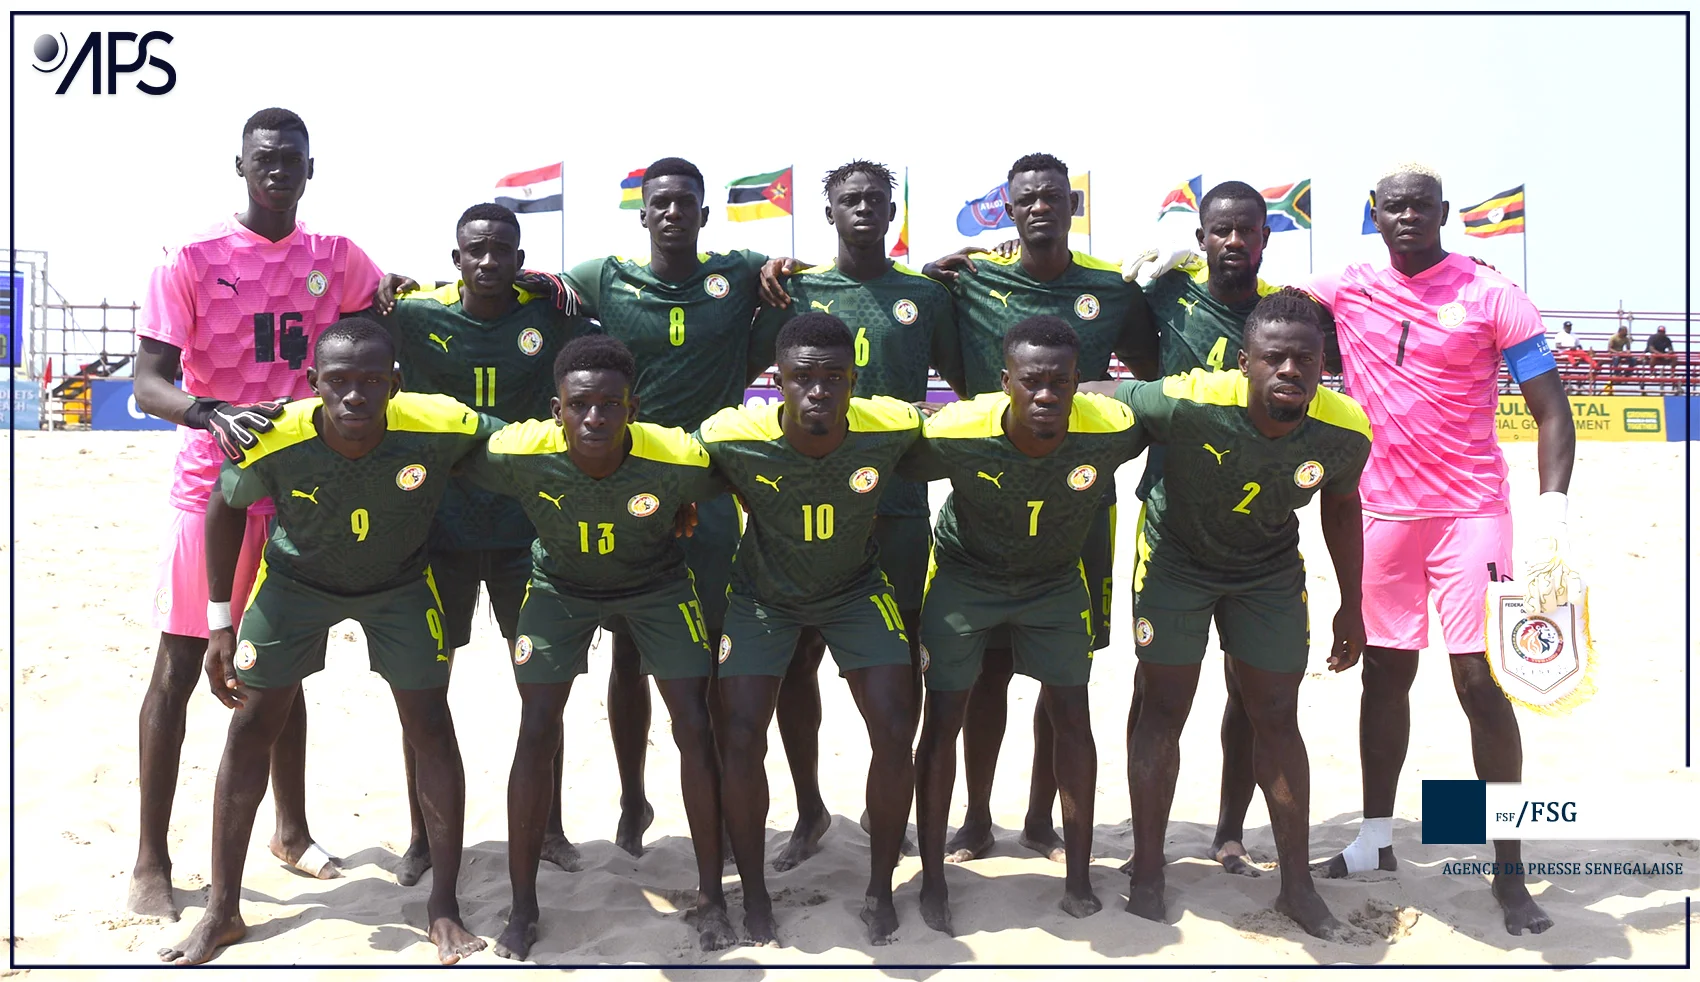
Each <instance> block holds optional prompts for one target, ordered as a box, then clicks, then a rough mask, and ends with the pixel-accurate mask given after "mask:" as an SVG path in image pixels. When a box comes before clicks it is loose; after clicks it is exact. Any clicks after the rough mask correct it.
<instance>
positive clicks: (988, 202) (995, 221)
mask: <svg viewBox="0 0 1700 982" xmlns="http://www.w3.org/2000/svg"><path fill="white" fill-rule="evenodd" d="M1008 203H1009V185H1008V184H999V185H998V186H997V187H995V188H993V189H991V190H990V191H987V192H986V193H985V194H983V195H981V196H980V197H978V198H975V199H974V200H973V201H969V202H966V203H965V204H963V206H962V210H961V211H959V212H957V213H956V230H957V231H958V232H961V233H962V234H963V235H979V234H980V233H981V232H988V231H991V230H992V229H995V228H1013V227H1015V222H1013V221H1011V220H1010V217H1009V211H1008V209H1006V208H1005V207H1004V205H1006V204H1008Z"/></svg>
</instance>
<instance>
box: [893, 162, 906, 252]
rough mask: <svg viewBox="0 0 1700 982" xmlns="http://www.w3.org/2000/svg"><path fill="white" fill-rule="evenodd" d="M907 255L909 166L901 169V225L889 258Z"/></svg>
mask: <svg viewBox="0 0 1700 982" xmlns="http://www.w3.org/2000/svg"><path fill="white" fill-rule="evenodd" d="M907 255H909V168H907V167H905V168H904V169H903V227H902V228H900V229H898V230H897V244H896V245H894V246H892V247H891V258H893V259H896V258H897V257H898V256H907Z"/></svg>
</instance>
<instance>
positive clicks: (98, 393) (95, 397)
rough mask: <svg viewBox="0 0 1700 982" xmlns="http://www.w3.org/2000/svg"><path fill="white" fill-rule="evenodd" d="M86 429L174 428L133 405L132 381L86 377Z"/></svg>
mask: <svg viewBox="0 0 1700 982" xmlns="http://www.w3.org/2000/svg"><path fill="white" fill-rule="evenodd" d="M89 428H90V429H96V430H174V429H176V428H177V425H176V424H175V423H168V422H166V421H165V420H163V419H159V418H158V417H155V416H149V415H148V414H147V413H144V412H142V411H141V410H140V409H137V408H136V383H135V381H134V380H132V379H127V378H97V379H90V380H89Z"/></svg>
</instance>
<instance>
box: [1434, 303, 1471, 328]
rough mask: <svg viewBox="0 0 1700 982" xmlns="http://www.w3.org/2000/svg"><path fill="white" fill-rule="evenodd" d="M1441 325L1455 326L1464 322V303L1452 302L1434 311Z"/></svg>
mask: <svg viewBox="0 0 1700 982" xmlns="http://www.w3.org/2000/svg"><path fill="white" fill-rule="evenodd" d="M1435 313H1436V315H1437V316H1438V318H1439V320H1440V326H1441V327H1457V326H1458V325H1459V324H1462V323H1464V305H1463V304H1461V303H1457V302H1453V303H1449V304H1447V305H1446V306H1444V307H1441V308H1440V309H1439V310H1438V311H1436V312H1435Z"/></svg>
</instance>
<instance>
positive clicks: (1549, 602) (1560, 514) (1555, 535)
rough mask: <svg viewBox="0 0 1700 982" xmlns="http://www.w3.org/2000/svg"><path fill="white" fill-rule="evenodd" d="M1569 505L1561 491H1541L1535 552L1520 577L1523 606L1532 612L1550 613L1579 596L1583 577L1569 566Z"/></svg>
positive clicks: (1572, 601)
mask: <svg viewBox="0 0 1700 982" xmlns="http://www.w3.org/2000/svg"><path fill="white" fill-rule="evenodd" d="M1568 507H1569V499H1568V498H1567V497H1566V496H1565V495H1564V493H1563V492H1561V491H1546V492H1543V493H1542V494H1541V497H1540V502H1539V505H1538V511H1539V515H1538V517H1537V519H1536V521H1537V522H1539V525H1538V527H1537V528H1538V531H1537V532H1536V536H1535V551H1534V556H1533V559H1532V560H1531V561H1530V563H1529V567H1528V572H1527V573H1526V574H1525V575H1524V577H1523V582H1524V588H1525V593H1524V597H1523V609H1524V610H1526V611H1529V612H1531V613H1537V614H1550V613H1552V612H1553V611H1554V610H1556V609H1558V608H1559V607H1562V606H1564V605H1566V604H1569V603H1580V602H1581V600H1582V578H1581V577H1580V576H1578V575H1577V574H1576V571H1575V570H1573V569H1571V568H1570V532H1569V526H1568V524H1567V519H1566V512H1567V510H1568Z"/></svg>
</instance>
